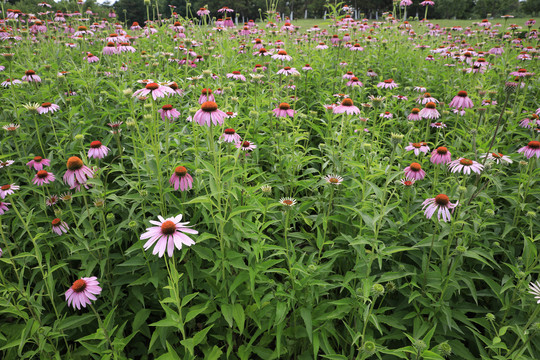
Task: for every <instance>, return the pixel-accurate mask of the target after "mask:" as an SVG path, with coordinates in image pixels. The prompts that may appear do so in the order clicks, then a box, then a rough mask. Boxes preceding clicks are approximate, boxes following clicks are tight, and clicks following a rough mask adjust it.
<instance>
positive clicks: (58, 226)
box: [51, 218, 69, 235]
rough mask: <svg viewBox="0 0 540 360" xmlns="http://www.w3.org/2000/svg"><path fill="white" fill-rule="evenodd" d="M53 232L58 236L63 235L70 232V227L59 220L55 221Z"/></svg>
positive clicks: (53, 222)
mask: <svg viewBox="0 0 540 360" xmlns="http://www.w3.org/2000/svg"><path fill="white" fill-rule="evenodd" d="M51 226H52V231H53V232H54V233H55V234H56V235H62V234H65V233H67V232H68V230H69V226H68V224H66V223H65V222H64V221H62V220H60V219H59V218H56V219H54V220H53V221H52V222H51Z"/></svg>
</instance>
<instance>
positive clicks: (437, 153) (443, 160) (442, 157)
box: [430, 146, 452, 165]
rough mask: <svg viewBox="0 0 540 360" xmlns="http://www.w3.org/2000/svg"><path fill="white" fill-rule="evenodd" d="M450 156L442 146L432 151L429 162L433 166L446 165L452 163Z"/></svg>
mask: <svg viewBox="0 0 540 360" xmlns="http://www.w3.org/2000/svg"><path fill="white" fill-rule="evenodd" d="M451 156H452V154H451V153H450V151H448V149H447V148H445V147H444V146H439V147H438V148H436V149H435V150H433V152H432V153H431V158H430V161H431V162H432V163H433V164H437V165H439V164H448V163H449V162H451V161H452V158H451Z"/></svg>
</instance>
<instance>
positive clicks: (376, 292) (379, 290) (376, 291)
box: [371, 284, 384, 297]
mask: <svg viewBox="0 0 540 360" xmlns="http://www.w3.org/2000/svg"><path fill="white" fill-rule="evenodd" d="M371 293H372V294H373V297H379V296H381V295H383V294H384V286H382V285H381V284H375V285H373V287H372V288H371Z"/></svg>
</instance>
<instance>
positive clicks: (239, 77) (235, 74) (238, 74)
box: [227, 71, 246, 81]
mask: <svg viewBox="0 0 540 360" xmlns="http://www.w3.org/2000/svg"><path fill="white" fill-rule="evenodd" d="M227 77H228V78H229V79H231V78H232V79H234V80H241V81H246V77H245V76H244V75H242V73H241V72H240V71H233V72H232V73H229V74H227Z"/></svg>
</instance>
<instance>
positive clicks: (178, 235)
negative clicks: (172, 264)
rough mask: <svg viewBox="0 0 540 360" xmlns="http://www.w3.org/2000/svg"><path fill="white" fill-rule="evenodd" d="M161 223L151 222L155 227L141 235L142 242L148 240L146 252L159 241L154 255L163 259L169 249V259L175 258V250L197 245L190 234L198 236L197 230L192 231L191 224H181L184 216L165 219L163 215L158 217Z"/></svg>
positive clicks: (145, 246)
mask: <svg viewBox="0 0 540 360" xmlns="http://www.w3.org/2000/svg"><path fill="white" fill-rule="evenodd" d="M158 219H159V221H155V220H150V223H151V224H153V225H155V226H152V227H149V228H147V229H146V232H145V233H144V234H142V235H141V238H140V239H141V240H145V239H148V241H147V242H146V243H145V244H144V246H143V247H144V250H148V249H149V248H150V247H151V246H152V245H154V243H155V242H156V241H157V244H156V246H155V247H154V250H153V251H152V254H154V255H156V254H158V256H159V257H162V256H163V254H164V253H165V249H167V254H168V255H169V257H172V256H173V251H174V248H175V247H176V248H177V249H178V250H181V249H182V245H186V246H191V245H193V244H195V241H193V240H192V239H191V238H190V237H189V236H187V235H186V234H185V233H188V234H198V233H199V232H198V231H197V230H193V229H191V228H190V227H189V226H187V225H188V224H189V222H180V221H181V220H182V215H181V214H180V215H178V216H175V217H171V218H167V219H164V218H163V217H162V216H161V215H160V216H158Z"/></svg>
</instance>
